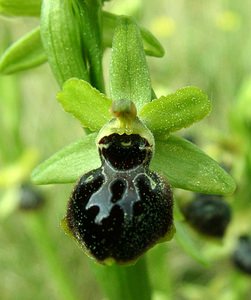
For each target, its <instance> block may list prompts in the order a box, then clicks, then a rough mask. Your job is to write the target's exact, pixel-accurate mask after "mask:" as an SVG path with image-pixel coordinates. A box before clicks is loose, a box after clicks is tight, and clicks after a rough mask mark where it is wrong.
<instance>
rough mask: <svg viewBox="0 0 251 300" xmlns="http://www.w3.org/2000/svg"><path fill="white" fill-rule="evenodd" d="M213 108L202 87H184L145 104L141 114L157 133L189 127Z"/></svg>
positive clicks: (150, 127)
mask: <svg viewBox="0 0 251 300" xmlns="http://www.w3.org/2000/svg"><path fill="white" fill-rule="evenodd" d="M210 110H211V101H210V100H209V99H208V97H207V95H206V94H205V93H204V92H202V91H201V90H200V89H198V88H196V87H192V86H188V87H184V88H181V89H179V90H177V91H176V92H175V93H173V94H170V95H168V96H162V97H160V98H159V99H155V100H153V101H151V102H149V103H147V104H145V105H144V106H143V107H142V109H141V111H140V113H139V116H140V118H141V119H142V120H143V122H144V123H145V124H146V126H147V127H148V128H149V129H150V130H151V131H152V132H153V133H154V134H156V135H161V134H165V133H166V132H170V131H171V132H172V131H176V130H179V129H181V128H183V127H188V126H190V125H192V124H193V123H194V122H197V121H199V120H201V119H203V118H204V117H205V116H206V115H207V114H208V113H209V112H210Z"/></svg>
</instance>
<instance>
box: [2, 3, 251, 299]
mask: <svg viewBox="0 0 251 300" xmlns="http://www.w3.org/2000/svg"><path fill="white" fill-rule="evenodd" d="M105 9H107V10H109V11H111V12H114V13H118V14H128V15H133V16H134V17H135V18H136V19H137V20H138V21H139V22H140V24H142V25H143V26H145V27H146V28H148V29H149V30H150V31H152V33H153V34H155V36H156V37H157V38H158V39H159V40H160V41H161V43H162V45H163V46H164V48H165V51H166V55H165V57H164V58H161V59H158V58H148V62H149V67H150V71H151V77H152V84H153V88H154V89H155V91H156V94H157V96H160V95H162V94H164V95H166V94H167V93H169V92H171V91H174V90H176V89H177V88H180V87H182V86H185V85H195V86H198V87H200V88H201V89H203V90H204V91H206V92H207V93H208V95H209V96H210V98H211V99H212V101H213V110H212V113H211V114H210V116H209V117H207V119H206V120H204V121H202V122H200V123H198V124H196V125H194V126H193V127H192V128H191V129H189V130H184V132H183V134H184V135H186V136H192V137H193V139H195V140H196V143H197V144H199V146H200V147H202V148H203V149H204V151H206V152H207V153H208V154H209V155H211V156H212V157H214V158H215V159H216V160H217V161H219V162H220V163H222V164H224V165H226V166H227V168H228V170H230V172H231V173H232V175H233V177H234V178H235V179H236V182H237V186H238V188H237V191H236V193H235V194H234V195H233V196H231V197H229V198H228V199H226V200H227V201H229V203H230V205H231V207H232V209H233V220H232V222H231V225H230V226H229V228H228V230H227V233H226V235H225V237H224V239H223V241H221V242H219V241H217V242H216V241H213V240H210V239H208V238H205V237H201V236H199V235H198V234H197V233H195V232H194V231H193V230H192V229H190V228H189V227H188V230H189V233H190V234H191V235H192V237H193V238H194V242H195V245H196V246H197V247H198V249H199V251H200V253H201V255H202V256H203V257H204V258H205V259H206V260H207V261H208V266H206V267H205V266H203V265H201V264H199V263H198V262H197V261H196V260H194V259H193V258H192V257H191V256H189V255H188V254H187V253H185V252H184V249H182V248H181V247H180V246H179V245H178V244H177V243H176V241H175V240H173V241H171V242H169V243H165V244H162V245H158V246H156V247H155V248H154V249H152V250H150V251H149V253H148V254H147V256H148V262H149V270H150V278H151V281H152V284H153V287H154V289H155V293H154V300H165V299H175V300H190V299H191V300H197V299H198V300H199V299H203V298H206V299H220V300H224V299H227V300H231V299H233V300H234V299H236V300H239V299H247V300H248V299H251V278H250V277H248V276H247V275H245V274H242V273H241V272H239V271H238V270H236V269H235V267H234V266H233V264H232V261H231V256H232V253H233V251H234V249H235V245H236V242H237V239H238V236H239V235H240V234H243V233H244V234H250V232H251V230H250V229H251V205H250V203H251V202H250V197H251V188H250V181H251V154H250V153H251V147H250V144H251V143H250V140H251V138H250V137H251V58H250V53H251V34H250V32H251V19H250V11H251V3H250V1H248V0H243V1H234V0H232V1H231V0H228V1H227V0H212V1H198V0H197V1H196V0H189V1H185V0H176V1H167V0H155V1H143V0H127V1H126V0H124V1H111V2H109V3H106V5H105ZM38 23H39V22H38V20H37V19H35V18H34V19H32V18H11V19H10V18H9V19H7V18H4V17H1V18H0V41H1V42H0V50H1V52H3V50H4V49H5V48H6V47H7V46H8V45H9V44H11V42H13V41H15V40H16V39H17V38H18V37H20V36H22V35H23V34H24V33H26V32H28V31H29V30H30V29H32V28H33V27H35V25H37V24H38ZM109 55H110V51H108V50H107V51H106V53H105V56H104V66H105V73H106V77H107V74H108V67H109ZM106 81H107V80H106ZM58 90H59V87H58V85H57V83H56V82H55V79H54V78H53V76H52V73H51V71H50V69H49V66H48V64H44V65H42V66H40V67H38V68H35V69H31V70H29V71H25V72H21V73H19V74H16V75H13V76H1V77H0V147H1V149H0V183H1V186H0V279H1V280H0V299H3V300H7V299H8V300H9V299H10V300H14V299H17V300H20V299H21V300H22V299H24V300H29V299H34V298H35V299H37V300H40V299H41V300H44V299H58V300H59V299H60V300H61V299H67V300H68V299H84V300H100V299H104V296H103V294H102V292H101V290H100V288H99V285H98V283H97V282H96V280H95V274H94V272H93V268H92V264H93V262H92V261H91V260H90V259H89V258H88V257H87V256H86V255H85V254H84V253H83V252H82V251H81V250H80V249H79V248H78V247H77V246H76V245H75V244H74V243H73V242H72V240H71V239H69V237H67V236H66V235H65V234H64V232H63V230H62V229H61V228H60V220H61V219H62V218H63V217H64V214H65V210H66V205H67V200H68V198H69V195H70V192H71V189H72V185H57V186H44V187H39V190H40V191H41V192H42V193H43V194H44V196H45V198H46V201H45V204H44V205H43V206H42V208H41V209H39V210H38V211H34V212H32V211H21V210H18V209H14V208H13V207H14V206H15V203H14V202H15V199H16V198H17V196H16V195H17V194H16V193H17V191H18V187H19V185H20V183H21V180H20V178H21V179H22V180H25V179H26V180H28V174H29V172H30V170H31V169H32V167H34V166H35V164H36V163H38V162H39V161H42V160H44V159H46V158H47V157H49V156H50V155H51V154H53V153H54V152H56V151H57V150H59V149H60V148H61V147H63V146H65V145H67V144H68V143H70V142H72V141H74V140H76V139H78V138H79V137H81V136H82V135H83V131H82V129H81V127H80V126H79V123H78V122H77V121H76V120H74V119H73V118H72V117H71V116H70V115H68V114H66V113H65V112H64V111H63V110H62V108H61V106H60V105H59V104H58V103H57V101H56V98H55V95H56V93H57V91H58ZM107 90H108V89H107ZM17 103H19V104H18V105H17ZM27 157H28V159H27ZM20 170H21V171H20ZM6 174H7V175H6ZM1 176H2V179H1ZM175 193H176V197H177V201H179V203H182V201H185V200H186V199H188V198H189V197H193V195H192V194H191V193H189V192H183V191H175ZM6 203H8V205H7V204H6ZM9 203H14V204H13V205H11V204H9Z"/></svg>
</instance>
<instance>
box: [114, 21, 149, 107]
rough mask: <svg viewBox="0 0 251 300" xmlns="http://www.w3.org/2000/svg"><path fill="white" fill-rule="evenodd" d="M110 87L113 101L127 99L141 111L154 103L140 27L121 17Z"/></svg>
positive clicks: (115, 43)
mask: <svg viewBox="0 0 251 300" xmlns="http://www.w3.org/2000/svg"><path fill="white" fill-rule="evenodd" d="M110 87H111V97H112V99H113V100H115V101H116V100H119V99H127V100H131V101H133V102H134V104H135V105H136V107H137V109H138V110H139V109H140V108H141V107H142V106H143V105H144V104H145V103H147V102H149V101H151V82H150V76H149V71H148V67H147V63H146V58H145V52H144V48H143V44H142V39H141V35H140V31H139V27H138V26H137V24H136V23H135V22H134V21H133V20H132V19H130V18H127V17H120V18H119V22H118V26H117V27H116V29H115V33H114V37H113V42H112V57H111V66H110Z"/></svg>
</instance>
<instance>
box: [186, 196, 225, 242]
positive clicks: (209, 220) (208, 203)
mask: <svg viewBox="0 0 251 300" xmlns="http://www.w3.org/2000/svg"><path fill="white" fill-rule="evenodd" d="M183 213H184V215H185V217H186V219H187V221H188V222H189V223H190V224H191V225H192V226H193V227H194V228H195V229H196V230H197V231H199V232H200V233H202V234H206V235H209V236H213V237H219V238H221V237H223V236H224V233H225V231H226V228H227V226H228V224H229V222H230V221H231V209H230V207H229V205H228V203H227V202H226V201H224V200H223V199H222V197H220V196H213V195H199V197H198V198H197V199H196V200H194V201H192V202H190V203H188V204H187V205H186V206H185V207H184V208H183Z"/></svg>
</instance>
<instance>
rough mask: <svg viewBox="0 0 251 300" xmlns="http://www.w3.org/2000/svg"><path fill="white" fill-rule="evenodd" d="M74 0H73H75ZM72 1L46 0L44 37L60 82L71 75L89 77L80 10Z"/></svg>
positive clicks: (46, 48) (82, 77) (48, 56)
mask: <svg viewBox="0 0 251 300" xmlns="http://www.w3.org/2000/svg"><path fill="white" fill-rule="evenodd" d="M73 2H74V1H73ZM73 2H72V1H65V0H54V1H43V5H42V13H41V37H42V42H43V46H44V49H45V52H46V55H47V58H48V61H49V64H50V66H51V69H52V71H53V73H54V75H55V77H56V79H57V81H58V83H59V84H60V85H62V84H63V83H64V82H65V81H66V80H67V79H69V78H71V77H78V78H81V79H84V80H87V81H88V80H89V75H88V71H87V67H86V62H85V61H84V58H83V49H82V46H81V35H80V30H81V29H80V24H79V22H78V17H77V16H78V15H79V13H80V12H79V10H78V9H77V6H73V5H72V3H73Z"/></svg>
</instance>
